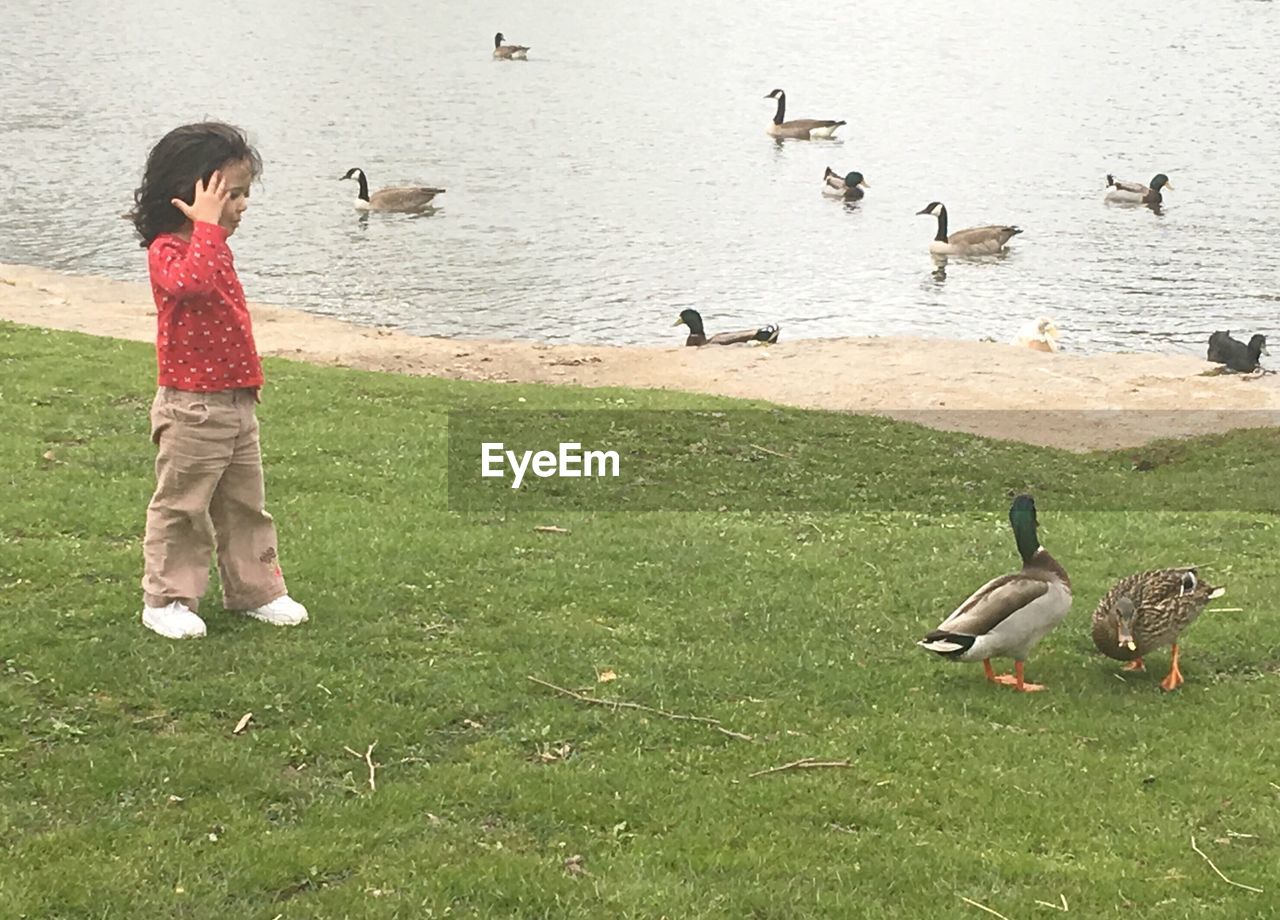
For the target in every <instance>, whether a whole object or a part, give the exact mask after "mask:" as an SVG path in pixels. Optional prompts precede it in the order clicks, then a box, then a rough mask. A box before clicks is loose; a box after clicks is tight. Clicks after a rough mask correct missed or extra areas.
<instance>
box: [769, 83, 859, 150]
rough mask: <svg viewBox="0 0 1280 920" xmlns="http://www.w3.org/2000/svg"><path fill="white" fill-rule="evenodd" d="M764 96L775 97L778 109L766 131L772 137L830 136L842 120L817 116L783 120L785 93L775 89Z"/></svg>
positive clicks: (785, 102)
mask: <svg viewBox="0 0 1280 920" xmlns="http://www.w3.org/2000/svg"><path fill="white" fill-rule="evenodd" d="M764 98H766V99H777V100H778V109H777V111H776V112H774V115H773V121H771V122H770V123H769V127H768V129H767V130H768V132H769V133H770V134H772V135H773V136H774V137H794V138H797V139H799V140H804V141H810V140H813V139H814V138H819V137H824V138H825V137H831V136H832V135H834V134H835V133H836V129H837V128H839V127H840V126H841V125H843V124H844V123H845V122H843V121H831V120H828V119H819V118H797V119H796V120H794V121H783V119H784V118H785V117H786V114H787V94H786V93H784V92H783V91H782V90H780V89H775V90H774V91H773V92H771V93H769V94H768V95H767V96H765V97H764Z"/></svg>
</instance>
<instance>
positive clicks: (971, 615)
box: [924, 572, 1049, 644]
mask: <svg viewBox="0 0 1280 920" xmlns="http://www.w3.org/2000/svg"><path fill="white" fill-rule="evenodd" d="M1048 592H1049V583H1048V582H1047V581H1042V580H1041V579H1038V578H1028V577H1027V576H1026V575H1024V574H1023V573H1021V572H1017V573H1014V574H1012V575H1001V576H1000V577H998V578H993V579H991V581H989V582H987V583H986V584H985V585H983V586H982V587H981V588H979V589H978V590H977V591H975V592H973V594H971V595H970V596H969V597H968V599H966V600H965V601H964V603H962V604H961V605H960V606H959V607H957V608H956V609H955V610H954V611H952V613H951V615H950V616H948V617H947V618H946V619H945V620H943V621H942V625H941V626H939V627H938V628H937V629H935V630H934V631H933V632H931V633H929V635H927V636H925V637H924V641H925V642H935V641H937V640H939V639H946V638H948V637H950V636H965V637H976V636H985V635H986V634H987V633H989V632H991V631H992V630H993V629H995V628H996V627H997V626H999V625H1000V624H1001V623H1003V622H1004V621H1005V620H1007V619H1008V618H1009V617H1011V616H1013V615H1014V614H1016V613H1017V612H1018V611H1020V610H1023V609H1024V608H1026V607H1027V606H1029V605H1030V604H1031V603H1033V602H1034V601H1037V600H1039V599H1040V598H1042V597H1044V596H1045V595H1046V594H1047V593H1048ZM970 644H972V643H970Z"/></svg>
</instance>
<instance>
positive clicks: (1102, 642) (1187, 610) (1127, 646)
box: [1093, 566, 1226, 690]
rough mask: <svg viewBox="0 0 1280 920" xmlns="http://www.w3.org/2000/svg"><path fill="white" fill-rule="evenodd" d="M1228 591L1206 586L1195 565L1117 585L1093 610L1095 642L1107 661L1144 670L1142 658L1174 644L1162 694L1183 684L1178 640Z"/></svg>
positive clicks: (1159, 571) (1132, 577)
mask: <svg viewBox="0 0 1280 920" xmlns="http://www.w3.org/2000/svg"><path fill="white" fill-rule="evenodd" d="M1225 593H1226V588H1215V587H1213V586H1212V585H1208V584H1205V583H1204V582H1203V581H1201V580H1200V579H1199V577H1198V576H1197V575H1196V570H1195V569H1194V568H1191V567H1189V566H1188V567H1184V568H1172V569H1156V570H1153V571H1150V572H1142V573H1140V574H1137V575H1130V576H1129V577H1127V578H1122V579H1120V581H1118V582H1116V584H1115V586H1114V587H1112V589H1111V590H1110V591H1108V592H1107V595H1106V597H1104V598H1103V599H1102V601H1101V602H1100V603H1099V604H1098V609H1097V610H1095V611H1094V612H1093V644H1094V645H1096V646H1097V647H1098V651H1100V652H1102V654H1104V655H1106V656H1107V657H1109V658H1115V659H1117V660H1119V661H1127V662H1129V663H1128V664H1127V665H1126V666H1125V668H1124V669H1125V670H1126V671H1144V670H1146V667H1145V665H1143V663H1142V659H1143V656H1145V655H1147V654H1148V653H1149V652H1152V651H1155V650H1156V649H1158V648H1163V647H1164V646H1166V645H1172V646H1173V657H1172V659H1171V660H1170V662H1169V674H1168V676H1166V677H1165V679H1164V680H1162V681H1161V682H1160V687H1161V689H1163V690H1176V689H1177V688H1178V687H1180V686H1182V683H1183V678H1182V672H1181V671H1180V670H1178V636H1180V635H1181V634H1182V631H1183V630H1184V629H1186V628H1187V627H1188V626H1190V625H1191V624H1192V623H1194V622H1195V620H1196V617H1198V616H1200V611H1202V610H1204V607H1205V605H1206V604H1207V603H1209V601H1211V600H1213V599H1214V598H1217V597H1221V596H1222V595H1223V594H1225Z"/></svg>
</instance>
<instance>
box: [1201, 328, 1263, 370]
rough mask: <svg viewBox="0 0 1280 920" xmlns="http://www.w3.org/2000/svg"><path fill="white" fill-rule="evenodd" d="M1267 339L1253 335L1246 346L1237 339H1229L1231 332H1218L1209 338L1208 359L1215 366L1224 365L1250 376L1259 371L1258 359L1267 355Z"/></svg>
mask: <svg viewBox="0 0 1280 920" xmlns="http://www.w3.org/2000/svg"><path fill="white" fill-rule="evenodd" d="M1267 353H1268V352H1267V337H1266V336H1265V335H1254V336H1252V337H1251V338H1250V339H1249V344H1248V345H1246V344H1245V343H1244V342H1241V341H1240V340H1239V339H1233V338H1232V337H1231V330H1230V329H1228V330H1227V331H1226V332H1222V331H1218V332H1215V333H1214V334H1213V335H1211V336H1209V353H1208V359H1209V360H1210V361H1213V362H1214V363H1216V364H1225V365H1226V366H1227V367H1229V368H1230V369H1231V370H1233V371H1239V372H1240V373H1242V374H1251V373H1253V372H1254V371H1256V370H1259V365H1258V359H1259V358H1260V357H1262V355H1265V354H1267Z"/></svg>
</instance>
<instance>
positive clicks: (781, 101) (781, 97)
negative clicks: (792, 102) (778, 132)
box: [773, 93, 787, 125]
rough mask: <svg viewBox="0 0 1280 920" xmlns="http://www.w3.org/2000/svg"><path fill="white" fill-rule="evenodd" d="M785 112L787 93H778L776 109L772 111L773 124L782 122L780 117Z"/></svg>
mask: <svg viewBox="0 0 1280 920" xmlns="http://www.w3.org/2000/svg"><path fill="white" fill-rule="evenodd" d="M786 114H787V94H786V93H778V111H776V112H774V113H773V123H774V124H775V125H780V124H782V119H783V117H784V116H785V115H786Z"/></svg>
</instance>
